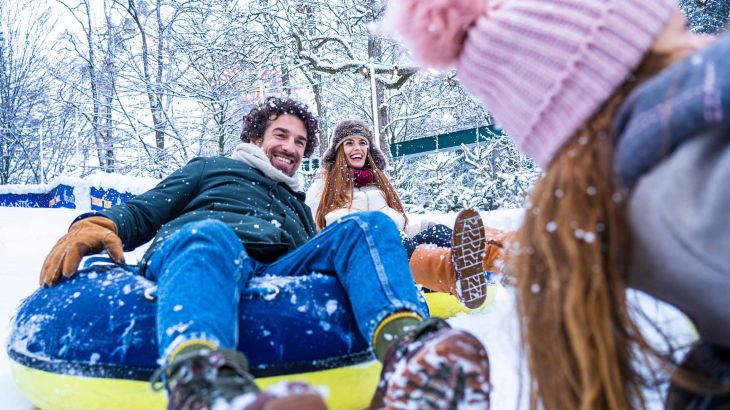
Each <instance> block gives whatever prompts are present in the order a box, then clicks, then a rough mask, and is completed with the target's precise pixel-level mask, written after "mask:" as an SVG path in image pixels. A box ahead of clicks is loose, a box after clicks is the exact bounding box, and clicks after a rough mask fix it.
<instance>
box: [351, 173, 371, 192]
mask: <svg viewBox="0 0 730 410" xmlns="http://www.w3.org/2000/svg"><path fill="white" fill-rule="evenodd" d="M352 180H353V183H354V184H355V188H362V187H364V186H365V185H368V184H372V183H373V181H374V180H375V175H373V171H371V170H369V169H353V170H352Z"/></svg>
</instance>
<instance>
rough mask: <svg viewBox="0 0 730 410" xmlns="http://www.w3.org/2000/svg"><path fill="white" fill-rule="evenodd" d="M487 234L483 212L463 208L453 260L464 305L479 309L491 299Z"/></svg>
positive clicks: (457, 292)
mask: <svg viewBox="0 0 730 410" xmlns="http://www.w3.org/2000/svg"><path fill="white" fill-rule="evenodd" d="M486 245H487V236H486V233H485V232H484V223H483V222H482V218H481V216H479V213H478V212H476V211H474V210H472V209H465V210H463V211H461V212H459V215H457V217H456V222H455V223H454V234H453V236H452V239H451V261H452V264H453V266H454V271H455V273H456V296H457V298H458V299H459V302H461V304H462V305H464V306H465V307H467V308H469V309H478V308H480V307H481V306H483V305H484V303H485V302H486V301H487V277H486V276H485V275H484V269H483V266H482V263H483V260H484V249H485V247H486Z"/></svg>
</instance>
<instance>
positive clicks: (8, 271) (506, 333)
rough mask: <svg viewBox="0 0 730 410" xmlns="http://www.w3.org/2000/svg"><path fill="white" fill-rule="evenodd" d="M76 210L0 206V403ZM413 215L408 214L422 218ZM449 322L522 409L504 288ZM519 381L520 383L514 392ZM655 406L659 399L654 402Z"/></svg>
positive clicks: (492, 221)
mask: <svg viewBox="0 0 730 410" xmlns="http://www.w3.org/2000/svg"><path fill="white" fill-rule="evenodd" d="M80 212H81V211H77V210H67V209H30V208H4V207H0V261H2V264H3V265H2V269H0V281H1V282H2V286H1V287H0V321H1V322H2V326H0V340H1V341H2V344H3V349H2V350H1V351H0V397H3V408H7V409H19V410H26V409H32V408H33V407H32V405H31V404H30V402H29V401H28V400H27V399H25V398H24V397H23V396H22V394H21V392H20V391H19V390H18V389H17V388H16V387H15V384H14V382H13V381H12V378H11V375H10V370H9V367H8V363H7V360H8V358H7V355H6V352H5V343H6V339H7V335H8V324H9V321H10V318H11V317H12V315H13V313H14V311H15V308H16V307H17V306H18V305H19V303H20V301H21V300H22V299H23V298H24V297H26V296H27V295H29V294H30V293H32V292H33V291H34V290H35V289H36V288H37V280H38V279H37V278H38V272H39V270H40V267H41V265H42V263H43V258H44V257H45V255H46V253H47V252H48V250H49V249H50V248H51V247H52V246H53V244H54V243H55V241H56V240H57V239H58V237H60V236H61V235H62V234H63V233H64V232H65V231H66V229H67V228H68V224H69V223H70V221H71V220H72V219H73V217H74V216H75V215H77V214H78V213H80ZM482 215H483V217H484V219H485V221H486V223H487V225H490V226H493V227H497V228H502V229H514V228H515V227H517V226H518V224H519V221H520V217H521V214H520V211H519V210H508V211H493V212H484V213H482ZM422 217H424V216H422V215H418V216H415V217H414V218H416V219H417V218H422ZM427 217H429V218H430V219H434V220H436V221H438V222H441V223H446V224H451V223H453V218H454V215H428V216H427ZM140 256H141V252H140V250H137V251H135V252H134V253H132V254H128V256H127V260H128V261H132V260H136V259H138V258H139V257H140ZM642 305H643V306H647V307H648V308H650V309H652V310H654V309H657V308H658V310H656V312H653V313H652V314H653V315H657V314H658V315H661V317H662V319H663V321H664V322H666V323H668V324H670V325H672V326H675V328H676V329H675V330H674V331H673V333H674V334H678V335H680V336H683V337H685V338H686V337H687V336H688V335H690V334H691V333H690V332H689V330H688V329H687V328H686V321H685V320H684V319H683V318H682V317H679V316H677V315H676V314H675V313H673V311H671V310H669V309H667V308H664V307H662V306H661V305H658V304H656V303H654V302H651V301H648V300H647V299H643V303H642ZM450 322H451V323H452V325H454V326H456V327H460V328H464V329H468V330H469V331H471V332H473V333H474V334H476V335H477V336H478V337H479V338H480V339H481V340H482V342H483V343H484V344H485V346H486V347H487V350H488V352H489V356H490V362H491V366H492V367H491V371H492V383H493V385H494V391H493V394H492V404H493V408H494V409H516V408H526V407H527V401H526V400H525V398H524V397H523V399H522V400H518V395H519V394H521V393H522V394H523V395H524V393H526V391H524V390H525V389H524V386H527V378H526V377H525V376H524V374H523V377H520V376H519V375H520V372H519V370H518V369H519V368H520V366H521V365H524V363H522V362H521V357H522V355H521V353H520V352H519V347H518V346H519V345H518V336H517V321H516V316H515V312H514V305H513V298H512V295H511V292H510V291H509V290H507V289H500V291H499V293H498V294H497V298H496V300H495V302H494V304H493V305H492V306H490V307H488V308H487V309H486V310H485V311H484V312H481V313H478V314H472V315H464V314H462V315H460V316H457V317H455V318H453V319H451V320H450ZM520 386H523V389H522V391H520ZM655 404H656V405H657V408H659V407H660V406H659V403H658V402H657V403H655Z"/></svg>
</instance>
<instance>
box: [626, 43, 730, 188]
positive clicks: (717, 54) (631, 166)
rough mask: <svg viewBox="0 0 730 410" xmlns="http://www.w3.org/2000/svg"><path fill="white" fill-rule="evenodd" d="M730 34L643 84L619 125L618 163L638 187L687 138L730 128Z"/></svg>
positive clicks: (628, 183)
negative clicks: (728, 70) (648, 173)
mask: <svg viewBox="0 0 730 410" xmlns="http://www.w3.org/2000/svg"><path fill="white" fill-rule="evenodd" d="M728 67H730V35H725V36H723V37H720V38H719V39H718V40H717V41H716V42H715V43H714V44H711V45H710V46H708V47H706V48H705V49H704V50H702V51H700V52H698V53H696V54H694V55H692V56H691V57H689V58H687V59H686V60H684V61H682V62H679V63H677V64H674V65H672V66H671V67H669V68H667V69H666V70H664V71H663V72H661V73H659V74H658V75H657V76H656V77H655V78H653V79H651V80H650V81H648V82H647V83H646V84H644V85H642V86H641V87H639V88H637V89H636V90H635V91H634V92H633V93H632V94H631V95H629V97H628V98H627V100H626V102H625V103H624V104H623V106H622V107H621V109H620V110H619V112H618V115H617V116H616V120H615V121H614V124H613V129H614V137H615V138H616V139H617V144H616V154H615V158H614V168H615V170H616V173H617V176H618V179H619V181H620V182H621V183H622V184H623V185H624V186H626V187H627V188H633V187H634V185H635V184H636V183H637V181H638V180H639V178H640V177H641V176H642V175H644V174H645V173H647V172H648V171H650V170H651V169H652V168H654V167H655V166H656V165H657V164H658V163H659V162H661V161H662V160H663V159H665V158H667V157H668V156H669V155H670V154H671V153H672V152H673V151H674V150H675V148H677V147H678V146H679V145H681V144H682V143H683V142H685V141H686V140H688V139H690V138H692V137H695V136H698V135H701V134H704V133H705V132H706V131H709V130H720V131H722V130H730V76H729V75H727V68H728Z"/></svg>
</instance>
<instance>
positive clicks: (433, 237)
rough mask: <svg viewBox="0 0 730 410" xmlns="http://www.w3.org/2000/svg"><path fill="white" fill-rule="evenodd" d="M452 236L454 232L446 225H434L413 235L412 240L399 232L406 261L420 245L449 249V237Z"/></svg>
mask: <svg viewBox="0 0 730 410" xmlns="http://www.w3.org/2000/svg"><path fill="white" fill-rule="evenodd" d="M453 234H454V230H453V229H451V228H449V227H448V226H446V225H440V224H439V225H434V226H432V227H430V228H428V229H426V230H424V231H422V232H419V233H418V234H417V235H413V237H412V238H410V237H408V235H406V234H405V233H403V232H401V240H402V241H403V247H404V248H406V254H407V255H408V259H411V255H413V252H415V251H416V247H417V246H418V245H422V244H429V245H436V246H439V247H441V248H450V247H451V236H452V235H453Z"/></svg>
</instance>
